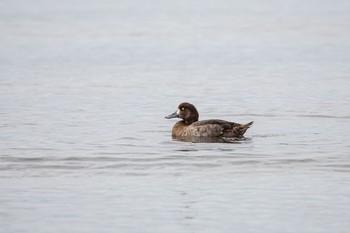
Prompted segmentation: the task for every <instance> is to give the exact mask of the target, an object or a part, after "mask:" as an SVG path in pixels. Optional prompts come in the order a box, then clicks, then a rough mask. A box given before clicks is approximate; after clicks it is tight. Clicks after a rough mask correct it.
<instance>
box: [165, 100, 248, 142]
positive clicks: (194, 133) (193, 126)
mask: <svg viewBox="0 0 350 233" xmlns="http://www.w3.org/2000/svg"><path fill="white" fill-rule="evenodd" d="M198 117H199V114H198V111H197V109H196V107H195V106H194V105H192V104H190V103H181V104H180V105H179V107H178V109H177V111H176V112H174V113H173V114H171V115H169V116H166V117H165V118H167V119H170V118H181V119H182V121H178V122H176V124H175V125H174V127H173V130H172V136H173V137H238V138H239V137H243V134H244V133H245V131H247V129H248V128H249V127H250V126H251V125H252V124H253V121H252V122H249V123H247V124H238V123H234V122H229V121H224V120H217V119H213V120H203V121H198Z"/></svg>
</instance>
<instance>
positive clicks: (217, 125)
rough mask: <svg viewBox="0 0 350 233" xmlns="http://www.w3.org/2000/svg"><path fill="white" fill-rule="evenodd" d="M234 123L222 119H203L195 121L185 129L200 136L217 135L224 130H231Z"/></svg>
mask: <svg viewBox="0 0 350 233" xmlns="http://www.w3.org/2000/svg"><path fill="white" fill-rule="evenodd" d="M235 124H236V123H233V122H229V121H224V120H217V119H213V120H203V121H196V122H194V123H192V124H191V125H190V126H188V128H187V130H189V132H191V134H192V135H196V136H200V137H218V136H222V135H223V134H224V132H225V131H227V130H231V129H232V127H233V125H235Z"/></svg>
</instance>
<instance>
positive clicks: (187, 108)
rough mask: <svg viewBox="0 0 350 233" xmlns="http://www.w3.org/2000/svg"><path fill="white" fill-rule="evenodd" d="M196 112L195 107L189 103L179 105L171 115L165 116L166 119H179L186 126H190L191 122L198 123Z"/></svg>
mask: <svg viewBox="0 0 350 233" xmlns="http://www.w3.org/2000/svg"><path fill="white" fill-rule="evenodd" d="M198 117H199V114H198V111H197V109H196V107H195V106H194V105H193V104H190V103H186V102H185V103H181V104H180V105H179V107H178V108H177V110H176V112H174V113H173V114H170V115H169V116H166V117H165V118H166V119H171V118H181V119H183V120H184V122H185V123H186V124H187V125H190V124H192V123H193V122H196V121H198Z"/></svg>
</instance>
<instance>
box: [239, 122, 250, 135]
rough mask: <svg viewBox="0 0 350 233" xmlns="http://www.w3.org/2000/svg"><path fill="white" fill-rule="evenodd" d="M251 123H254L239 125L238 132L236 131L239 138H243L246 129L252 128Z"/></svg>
mask: <svg viewBox="0 0 350 233" xmlns="http://www.w3.org/2000/svg"><path fill="white" fill-rule="evenodd" d="M253 123H254V121H251V122H249V123H247V124H244V125H240V126H239V128H238V130H237V131H238V132H239V136H240V137H243V134H244V133H245V131H247V129H249V128H250V127H251V126H252V124H253Z"/></svg>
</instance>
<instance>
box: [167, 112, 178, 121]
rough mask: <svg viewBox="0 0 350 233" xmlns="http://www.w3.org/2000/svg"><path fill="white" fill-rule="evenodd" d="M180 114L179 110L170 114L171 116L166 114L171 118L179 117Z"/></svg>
mask: <svg viewBox="0 0 350 233" xmlns="http://www.w3.org/2000/svg"><path fill="white" fill-rule="evenodd" d="M178 117H179V115H178V114H177V112H174V113H173V114H170V115H169V116H166V117H165V118H166V119H171V118H178Z"/></svg>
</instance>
